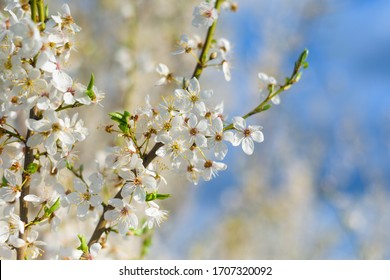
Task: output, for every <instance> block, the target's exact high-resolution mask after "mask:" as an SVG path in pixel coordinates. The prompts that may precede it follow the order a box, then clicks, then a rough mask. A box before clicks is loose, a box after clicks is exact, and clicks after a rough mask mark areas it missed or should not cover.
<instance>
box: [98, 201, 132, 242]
mask: <svg viewBox="0 0 390 280" xmlns="http://www.w3.org/2000/svg"><path fill="white" fill-rule="evenodd" d="M108 203H109V204H110V205H111V206H113V207H115V208H114V209H113V210H108V211H107V212H106V213H105V214H104V219H105V220H106V221H108V222H113V223H116V224H117V225H118V231H119V233H120V234H121V235H123V236H124V235H126V234H127V232H128V231H129V229H136V228H137V227H138V218H137V215H136V214H135V213H134V212H135V208H134V207H133V206H131V205H130V204H128V203H126V202H124V201H123V200H121V199H118V198H113V199H110V200H109V201H108Z"/></svg>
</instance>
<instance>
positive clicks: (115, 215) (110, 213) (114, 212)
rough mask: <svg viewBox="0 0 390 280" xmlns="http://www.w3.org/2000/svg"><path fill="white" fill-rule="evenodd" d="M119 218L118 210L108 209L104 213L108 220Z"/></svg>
mask: <svg viewBox="0 0 390 280" xmlns="http://www.w3.org/2000/svg"><path fill="white" fill-rule="evenodd" d="M118 218H119V212H118V211H117V210H108V211H107V212H106V213H104V219H105V220H106V221H108V222H112V221H116V220H117V219H118Z"/></svg>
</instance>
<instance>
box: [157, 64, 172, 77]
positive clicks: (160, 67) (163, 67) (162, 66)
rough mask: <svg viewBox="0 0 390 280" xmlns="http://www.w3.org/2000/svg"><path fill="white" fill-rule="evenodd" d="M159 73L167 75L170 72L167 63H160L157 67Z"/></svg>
mask: <svg viewBox="0 0 390 280" xmlns="http://www.w3.org/2000/svg"><path fill="white" fill-rule="evenodd" d="M156 71H157V73H159V74H160V75H163V76H167V75H168V74H169V68H168V66H166V65H165V64H162V63H160V64H159V65H158V66H157V68H156Z"/></svg>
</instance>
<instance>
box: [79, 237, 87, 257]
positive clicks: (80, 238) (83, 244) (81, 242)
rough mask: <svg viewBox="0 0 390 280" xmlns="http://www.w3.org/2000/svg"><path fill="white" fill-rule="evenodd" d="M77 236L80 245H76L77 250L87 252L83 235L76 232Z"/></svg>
mask: <svg viewBox="0 0 390 280" xmlns="http://www.w3.org/2000/svg"><path fill="white" fill-rule="evenodd" d="M77 237H78V239H79V240H80V246H79V247H77V250H81V251H82V252H83V253H85V254H88V245H87V240H86V239H85V236H84V235H81V234H78V235H77Z"/></svg>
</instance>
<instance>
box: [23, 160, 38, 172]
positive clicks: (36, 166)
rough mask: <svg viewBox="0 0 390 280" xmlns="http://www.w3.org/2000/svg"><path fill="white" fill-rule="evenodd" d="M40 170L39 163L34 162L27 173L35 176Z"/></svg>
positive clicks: (28, 167)
mask: <svg viewBox="0 0 390 280" xmlns="http://www.w3.org/2000/svg"><path fill="white" fill-rule="evenodd" d="M38 168H39V164H38V163H35V162H32V163H30V164H29V165H28V166H27V169H26V173H28V174H34V173H35V172H37V171H38Z"/></svg>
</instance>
